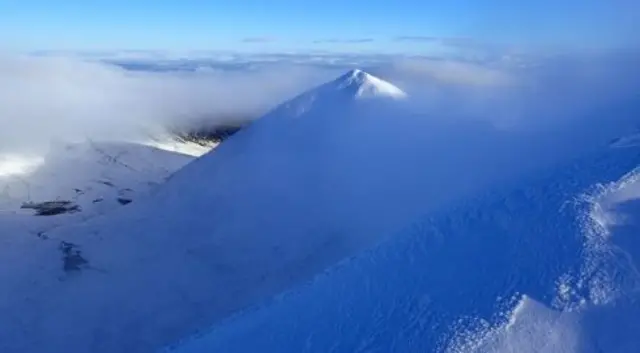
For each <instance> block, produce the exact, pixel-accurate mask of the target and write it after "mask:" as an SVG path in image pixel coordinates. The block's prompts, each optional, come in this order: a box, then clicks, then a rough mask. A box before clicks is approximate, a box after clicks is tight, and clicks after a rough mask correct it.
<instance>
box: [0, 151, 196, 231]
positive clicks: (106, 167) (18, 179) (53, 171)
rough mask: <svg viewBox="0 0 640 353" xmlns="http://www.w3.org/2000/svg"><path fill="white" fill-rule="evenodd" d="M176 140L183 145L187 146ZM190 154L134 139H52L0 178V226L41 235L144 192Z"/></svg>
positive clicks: (106, 209) (174, 169)
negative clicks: (25, 162) (24, 165)
mask: <svg viewBox="0 0 640 353" xmlns="http://www.w3.org/2000/svg"><path fill="white" fill-rule="evenodd" d="M179 145H181V146H184V147H183V148H181V149H183V150H184V149H188V148H189V146H190V144H187V143H180V144H179ZM198 147H199V146H198ZM16 158H17V157H16ZM193 159H194V157H193V156H191V155H186V154H183V153H175V152H172V151H167V150H163V149H159V148H155V147H150V146H146V145H143V144H137V143H126V142H94V141H87V142H82V143H58V144H53V145H52V146H51V148H50V150H49V152H48V153H47V154H46V155H45V156H44V158H40V159H35V158H33V160H34V161H35V162H34V163H31V166H30V167H29V168H27V170H23V171H20V170H14V171H11V170H7V174H8V175H5V176H3V177H0V190H1V192H0V212H1V213H0V219H1V220H2V221H1V222H0V229H2V230H4V232H8V231H9V229H10V231H12V232H17V231H20V232H24V233H25V234H24V236H29V235H38V236H45V235H46V233H47V232H48V231H49V230H51V229H54V228H57V227H60V226H64V225H69V224H73V223H77V222H82V221H85V220H87V219H90V218H93V217H95V216H98V215H101V214H104V213H107V212H110V211H113V210H115V209H118V208H120V207H121V206H123V205H126V204H129V203H130V202H132V201H134V200H137V199H138V198H140V197H144V196H145V195H147V194H148V193H149V192H150V191H151V190H153V189H154V188H155V187H156V186H158V185H160V184H162V183H163V182H164V181H165V179H166V178H168V177H169V175H171V173H173V172H175V171H176V170H178V169H180V168H182V167H183V166H185V165H186V164H187V163H189V162H190V161H192V160H193ZM16 160H20V159H16ZM2 167H7V165H6V164H4V165H2ZM9 167H10V165H9ZM0 168H1V167H0ZM29 169H30V170H29ZM34 214H35V215H38V214H49V215H51V216H52V217H33V215H34ZM53 216H55V217H53ZM7 227H8V228H9V229H7Z"/></svg>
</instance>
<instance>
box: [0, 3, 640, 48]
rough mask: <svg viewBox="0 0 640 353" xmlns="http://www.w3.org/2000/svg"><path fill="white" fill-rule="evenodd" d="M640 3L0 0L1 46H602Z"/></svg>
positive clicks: (628, 40)
mask: <svg viewBox="0 0 640 353" xmlns="http://www.w3.org/2000/svg"><path fill="white" fill-rule="evenodd" d="M639 4H640V2H637V1H635V0H606V1H605V0H519V1H515V0H484V1H483V0H439V1H430V0H393V1H390V0H306V1H302V0H226V1H221V0H209V1H205V0H172V1H168V0H156V1H152V0H148V1H140V0H0V43H4V45H6V46H8V48H9V49H18V50H40V49H65V50H93V49H99V50H111V49H165V50H241V51H291V50H302V51H304V50H335V51H380V52H385V51H390V52H393V51H398V52H403V51H417V52H422V51H426V52H428V51H430V50H438V49H439V48H440V49H442V47H455V48H460V47H464V46H471V45H478V43H483V44H484V43H497V44H510V45H512V44H515V45H519V46H524V47H531V46H551V47H566V46H571V47H579V48H600V47H605V48H606V47H619V46H624V45H629V44H637V43H638V42H637V40H636V42H635V43H633V42H632V41H633V40H634V37H633V36H635V37H638V35H637V34H635V33H634V29H635V27H634V26H635V23H634V22H635V15H637V14H638V13H640V5H639ZM634 14H635V15H634ZM438 38H439V39H438ZM0 46H1V44H0ZM0 49H4V48H1V47H0Z"/></svg>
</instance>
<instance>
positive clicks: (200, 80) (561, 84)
mask: <svg viewBox="0 0 640 353" xmlns="http://www.w3.org/2000/svg"><path fill="white" fill-rule="evenodd" d="M638 57H640V56H639V55H638V54H637V53H635V52H632V53H615V54H610V55H563V56H560V55H555V56H535V57H534V56H513V55H511V56H510V55H502V56H500V57H498V58H497V59H492V60H480V61H479V60H475V59H472V58H466V59H464V58H463V59H460V58H457V59H452V58H433V57H402V56H384V55H355V54H350V55H339V54H330V55H329V54H318V55H312V54H304V55H302V54H299V55H298V54H282V55H266V54H265V55H253V56H244V57H243V56H239V55H231V54H229V55H218V56H214V55H213V54H211V55H210V56H209V58H208V59H207V58H206V57H198V58H194V59H170V60H169V59H166V60H165V59H162V60H160V59H145V60H141V59H136V60H138V61H135V60H134V61H123V63H124V62H126V65H125V64H122V63H121V64H119V65H115V64H109V63H105V62H103V61H100V59H96V58H95V57H93V58H89V59H87V58H79V57H78V56H48V55H41V56H9V55H4V56H0V77H2V78H3V79H2V80H1V81H0V126H1V127H2V128H1V129H0V153H17V152H25V151H27V152H32V151H36V152H37V151H39V150H43V149H46V148H47V147H48V146H49V144H50V142H51V141H55V140H78V139H86V138H91V139H102V138H104V139H110V138H117V139H125V138H136V134H139V133H140V131H146V129H148V128H150V127H151V128H154V127H158V126H176V125H178V126H180V125H189V124H192V123H199V122H201V121H202V120H203V119H206V120H208V121H210V122H212V123H218V122H219V123H227V122H232V121H235V120H244V119H248V118H255V117H258V116H260V115H261V114H262V113H264V112H265V111H267V110H268V109H270V108H271V107H273V106H275V105H277V104H279V103H281V102H282V101H284V100H286V99H289V98H291V97H293V96H295V95H297V94H299V93H300V92H302V91H303V90H305V89H308V88H310V87H313V86H315V85H317V84H320V83H322V82H325V81H328V80H331V79H333V78H334V77H337V76H338V75H339V74H341V73H342V72H343V71H345V70H347V69H350V68H354V67H360V68H364V69H365V70H368V71H371V72H372V73H373V74H376V75H379V76H381V77H382V78H384V79H387V80H389V81H391V82H393V83H394V84H397V85H398V86H400V87H401V88H402V89H403V90H405V91H406V92H408V93H409V94H410V96H411V97H413V99H412V101H413V103H414V105H415V107H416V108H415V109H417V110H419V112H420V113H425V114H428V115H430V116H432V117H434V118H435V117H440V118H445V119H447V118H451V117H452V116H455V117H460V118H469V117H472V118H477V119H484V120H489V121H494V122H497V123H498V124H501V125H505V124H506V125H510V124H511V125H513V124H519V125H522V126H528V125H531V124H534V123H535V124H541V123H545V124H548V123H553V122H557V121H562V120H563V119H565V120H566V119H568V118H569V117H571V118H577V117H580V116H586V115H588V114H595V113H594V112H596V111H598V109H606V107H607V106H608V105H612V104H615V102H619V101H624V100H627V101H633V99H636V100H637V99H638V97H639V93H640V89H639V88H640V80H639V79H637V77H640V70H639V69H638V68H639V67H640V64H638V62H640V61H638V60H637V58H638ZM136 58H140V56H139V55H136ZM123 67H126V68H127V69H125V68H123ZM527 124H528V125H527Z"/></svg>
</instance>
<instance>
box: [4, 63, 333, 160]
mask: <svg viewBox="0 0 640 353" xmlns="http://www.w3.org/2000/svg"><path fill="white" fill-rule="evenodd" d="M328 71H329V70H324V69H319V68H310V67H304V66H292V65H278V64H272V65H269V66H266V67H264V68H257V69H255V68H254V69H252V70H240V71H239V70H235V71H225V70H216V69H211V70H205V71H202V70H200V71H196V72H140V71H136V72H133V71H127V70H124V69H122V68H120V67H117V66H115V65H109V64H104V63H100V62H90V61H84V60H81V59H78V58H75V59H74V58H70V57H47V56H44V57H31V56H19V57H17V56H0V77H2V80H0V126H2V129H0V152H15V151H17V152H20V151H24V150H33V149H38V148H45V147H46V146H48V144H49V142H50V141H51V140H57V139H82V138H85V137H91V138H111V137H118V138H122V137H127V135H131V134H135V133H137V132H138V128H140V127H146V126H149V125H159V124H177V123H184V122H188V121H189V120H190V119H201V118H202V117H204V116H206V117H213V118H218V119H228V118H246V117H253V116H255V115H256V114H259V113H261V112H263V111H265V110H266V109H268V108H270V107H271V106H272V105H274V104H277V103H279V102H280V101H282V100H283V99H286V98H288V97H290V96H292V95H295V94H297V93H298V92H299V91H300V90H302V89H306V88H308V87H310V86H311V85H314V84H316V83H318V82H321V81H323V80H325V79H328V78H330V77H331V76H332V75H333V72H331V73H329V72H328Z"/></svg>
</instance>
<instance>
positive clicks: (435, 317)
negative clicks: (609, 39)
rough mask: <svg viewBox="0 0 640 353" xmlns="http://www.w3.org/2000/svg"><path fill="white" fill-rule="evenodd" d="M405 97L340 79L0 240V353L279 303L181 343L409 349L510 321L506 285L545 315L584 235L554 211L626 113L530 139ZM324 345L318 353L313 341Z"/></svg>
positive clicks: (112, 347)
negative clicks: (104, 198) (158, 170)
mask: <svg viewBox="0 0 640 353" xmlns="http://www.w3.org/2000/svg"><path fill="white" fill-rule="evenodd" d="M410 104H411V102H410V96H409V95H407V94H404V93H403V92H402V91H401V90H400V89H398V88H396V87H394V86H393V85H392V84H390V83H388V82H385V81H383V80H381V79H379V78H375V77H373V76H371V75H369V74H366V73H364V72H362V71H358V70H355V71H352V72H349V73H347V74H346V75H343V76H341V77H339V78H337V79H336V80H334V81H331V82H328V83H327V84H325V85H322V86H320V87H318V88H316V89H312V90H310V91H309V92H305V93H303V94H302V95H300V96H298V97H296V98H294V99H293V100H291V101H289V102H286V103H284V104H282V105H281V106H279V107H277V108H275V109H274V110H273V111H272V112H270V113H268V114H266V115H265V116H264V117H262V118H261V119H259V120H258V121H256V122H254V123H252V124H251V125H249V126H248V127H246V128H244V129H242V130H241V131H239V132H237V133H235V134H234V135H233V136H231V137H230V138H229V139H228V140H226V141H225V142H224V143H223V144H221V145H220V146H219V147H217V148H216V149H215V150H213V151H212V152H210V153H208V154H206V155H204V156H203V157H201V158H200V159H198V160H196V161H194V162H193V163H189V164H187V165H186V166H185V167H184V168H182V169H181V170H180V171H178V172H177V173H175V174H173V175H171V177H169V179H168V180H167V181H166V182H165V183H164V184H163V185H161V186H159V187H158V188H156V189H155V190H154V191H153V192H152V193H151V195H149V196H148V197H146V198H142V199H139V200H136V202H133V203H131V204H130V205H127V206H126V208H121V209H120V210H119V211H116V212H111V213H109V214H106V215H104V216H103V217H99V218H94V219H92V220H90V221H88V222H85V223H82V224H76V225H73V226H68V227H63V228H58V229H56V230H54V231H52V232H49V233H48V236H47V238H46V239H35V238H33V239H32V238H29V239H20V240H19V241H17V240H16V241H10V242H7V244H8V245H7V246H5V249H6V253H3V255H2V256H3V257H5V258H7V261H11V263H12V266H11V269H4V270H1V271H0V283H3V287H2V288H0V312H2V313H3V318H2V319H0V351H2V352H68V351H79V352H81V351H82V352H84V351H91V352H118V351H126V352H149V351H153V350H155V349H158V348H159V347H161V346H163V345H166V344H170V343H173V342H175V341H178V340H180V339H182V338H184V337H186V336H189V335H191V334H193V333H194V332H196V331H198V330H201V329H202V328H203V327H210V326H212V325H213V326H216V325H219V324H221V323H224V322H225V321H224V319H225V318H227V317H229V316H230V315H232V314H234V313H236V312H238V311H241V310H243V309H246V308H248V307H251V306H255V305H259V304H260V303H263V302H264V301H268V300H269V298H271V297H273V296H274V295H276V294H278V293H281V292H283V291H291V292H289V293H290V294H287V295H285V296H284V297H282V299H279V300H278V301H277V302H276V304H274V305H273V306H269V307H267V308H265V309H263V310H258V311H256V312H255V313H254V314H252V313H251V312H249V313H247V314H245V315H241V316H240V317H239V318H238V319H235V320H232V322H231V323H229V324H225V325H224V326H223V327H221V328H220V329H217V330H215V331H214V333H213V334H212V335H211V336H206V337H205V338H206V339H205V340H204V341H200V340H197V341H194V342H193V343H189V344H187V346H185V348H184V349H199V348H202V347H203V346H199V344H200V343H201V342H205V343H207V344H212V347H216V348H218V349H219V351H230V352H231V351H234V349H237V351H254V350H255V348H256V347H253V346H251V345H250V343H251V342H242V344H239V343H238V344H236V342H237V341H236V340H238V341H241V340H244V341H250V340H249V339H247V336H245V334H247V333H251V334H253V333H255V334H256V336H255V338H256V340H255V342H261V343H263V344H264V346H263V347H262V348H260V347H258V348H260V351H264V349H263V348H266V349H267V348H269V347H272V348H273V349H272V350H269V349H267V350H269V351H279V350H280V349H282V350H284V351H286V350H285V349H287V348H286V347H285V345H286V344H288V343H291V347H292V348H291V349H293V350H294V351H305V350H306V351H332V349H333V351H336V352H342V351H358V349H360V351H371V350H375V349H378V350H380V351H420V349H423V348H425V349H427V351H428V350H429V349H435V348H436V347H437V348H442V347H444V346H441V345H436V341H437V340H439V339H441V338H442V339H446V338H448V337H454V336H455V337H458V336H456V335H453V334H449V333H450V332H453V331H452V330H454V331H455V329H456V328H459V326H461V327H462V328H464V329H471V328H472V326H470V325H469V324H468V323H467V322H466V321H464V320H465V319H466V318H470V319H471V320H472V321H473V319H474V318H478V319H487V318H491V317H492V313H495V312H498V311H500V310H498V309H501V310H502V309H504V310H506V311H507V312H510V311H509V310H510V309H512V307H513V303H514V302H517V301H518V300H519V297H517V294H518V293H521V294H524V295H529V296H531V297H532V298H534V300H536V302H540V303H543V304H547V303H548V302H549V301H550V300H549V298H551V297H553V296H557V297H558V298H564V297H561V296H558V295H556V293H557V292H558V290H557V288H555V287H553V286H550V285H549V283H556V281H559V282H558V283H560V282H561V283H567V285H568V286H569V287H568V288H569V290H567V291H564V290H561V291H560V292H566V293H569V294H571V293H573V292H571V290H570V289H571V288H573V287H571V285H573V282H572V281H571V280H567V281H562V280H563V279H564V278H578V279H579V278H582V277H580V276H579V275H576V276H573V274H574V272H573V270H574V269H575V268H574V267H573V265H575V266H578V267H577V268H578V270H579V267H580V265H581V264H584V263H585V262H584V261H583V258H582V257H580V256H579V254H577V253H578V252H579V251H577V250H578V249H582V244H584V242H581V241H577V240H576V239H574V238H572V237H573V236H574V235H575V236H576V237H578V238H579V237H580V235H579V234H581V233H580V231H581V230H582V228H580V227H578V226H577V225H576V224H577V223H576V222H574V220H575V219H576V218H575V216H576V215H578V214H582V213H575V214H574V213H571V212H568V211H567V212H566V213H559V212H557V210H558V207H560V206H561V205H563V204H564V202H565V201H571V200H572V198H573V197H576V196H578V195H581V194H584V193H585V192H587V191H588V190H587V189H588V187H590V186H592V185H593V184H594V183H599V182H610V181H615V180H617V179H619V178H620V177H621V176H622V175H623V174H624V173H626V172H628V171H629V170H631V169H632V168H633V167H634V166H635V165H636V164H637V162H638V161H637V160H636V157H634V153H633V152H634V151H633V150H632V149H609V148H608V142H609V141H611V139H612V138H613V137H619V136H621V130H624V129H625V127H626V125H628V121H627V120H632V119H633V118H635V115H633V113H634V111H631V110H629V112H628V113H629V114H625V113H624V112H622V111H619V114H618V115H617V116H616V117H615V118H613V119H612V120H610V121H602V120H600V121H599V122H597V121H596V122H592V124H589V125H588V126H587V125H584V124H580V125H577V124H569V123H567V124H565V125H560V126H557V127H555V130H554V131H553V133H549V132H548V131H541V130H536V131H520V130H518V131H505V130H504V129H496V128H495V127H494V126H493V125H491V123H489V122H483V121H479V120H477V119H473V120H468V121H466V120H461V119H455V120H451V119H446V116H432V115H429V114H415V113H414V112H413V110H412V109H407V108H408V106H409V105H410ZM614 119H615V120H614ZM568 136H571V139H567V137H568ZM541 141H544V143H541ZM603 146H604V147H603ZM603 148H604V150H603ZM603 151H604V152H603ZM614 151H617V152H614ZM591 158H593V164H589V163H587V162H584V161H590V160H591ZM576 166H577V167H576ZM612 166H613V167H612ZM607 167H609V168H608V169H607ZM582 170H588V171H589V172H587V173H584V174H583V173H581V171H582ZM540 173H543V174H540ZM574 174H577V175H574ZM514 190H516V191H514ZM411 225H415V226H413V228H412V226H411ZM407 227H409V231H407ZM554 227H557V228H558V229H560V230H561V231H560V232H551V230H552V229H554ZM530 237H538V238H535V239H531V238H530ZM12 240H13V239H12ZM555 243H562V246H558V247H550V246H549V245H550V244H555ZM543 245H544V246H543ZM354 256H355V257H354ZM556 256H558V257H559V258H560V259H562V261H560V262H557V261H556V262H554V261H553V259H554V258H556ZM349 258H352V260H350V261H347V262H342V264H341V265H338V266H337V267H334V266H336V264H338V263H341V261H345V259H349ZM536 264H541V266H543V267H536ZM545 266H546V267H545ZM538 269H541V270H543V272H542V273H541V275H540V278H537V279H536V278H534V276H533V273H534V272H535V271H537V270H538ZM546 270H548V271H547V272H544V271H546ZM325 271H328V272H326V274H325V275H321V276H320V277H317V276H318V274H320V273H323V272H325ZM492 271H493V272H492ZM576 273H578V274H581V273H582V272H576ZM536 274H537V273H536ZM565 274H567V276H568V277H567V276H564V275H565ZM456 276H458V277H456ZM316 277H317V278H316ZM518 277H522V280H519V279H518ZM313 278H316V279H315V280H314V283H313V284H312V285H310V286H306V287H303V288H302V289H299V290H296V289H295V288H296V287H297V286H298V285H300V284H302V283H305V282H308V281H310V280H312V279H313ZM514 278H515V279H514ZM457 279H460V280H457ZM485 281H488V283H484V282H485ZM561 287H562V288H565V287H564V286H561ZM438 288H440V289H441V290H438ZM476 292H480V294H477V293H476ZM25 293H26V294H25ZM421 294H424V295H421ZM342 296H343V297H342ZM497 296H500V297H501V298H502V299H499V298H497ZM321 297H322V298H321ZM507 297H509V298H511V297H513V298H515V299H513V300H508V298H507ZM296 298H300V299H296ZM367 298H370V299H367ZM402 298H405V299H402ZM448 298H449V299H448ZM554 298H555V297H554ZM568 298H569V299H570V300H567V303H573V301H572V300H573V297H572V296H569V297H568ZM321 299H322V300H321ZM310 301H311V302H310ZM398 303H400V305H399V304H398ZM531 303H533V302H531V301H529V302H526V303H525V304H526V305H529V306H530V305H534V306H535V305H537V304H531ZM563 303H564V302H563ZM343 304H344V305H343ZM347 304H348V305H353V307H354V310H353V311H350V310H348V308H347ZM525 304H522V305H525ZM562 305H565V306H564V307H563V308H569V307H571V306H570V305H569V304H562ZM305 306H308V310H307V311H304V310H303V309H305ZM301 310H303V312H301ZM69 313H77V314H74V315H70V314H69ZM323 313H325V314H326V316H323ZM254 315H255V316H254ZM370 315H374V316H370ZM550 315H551V316H553V315H555V313H554V312H551V313H550ZM280 318H282V319H283V320H285V319H286V320H290V321H289V322H288V323H283V322H280V324H282V330H280V329H277V328H273V327H272V326H270V325H272V324H273V321H271V320H278V321H280ZM314 319H321V320H322V321H321V322H318V323H316V324H317V325H318V326H317V327H316V328H314V330H316V329H317V332H318V336H317V337H318V341H316V340H315V339H314V336H313V335H310V333H309V330H311V327H312V326H311V322H312V321H313V320H314ZM325 319H326V320H325ZM332 320H333V321H332ZM460 320H462V321H460ZM488 321H489V322H490V323H492V321H491V320H488ZM476 322H477V321H473V322H472V323H476ZM261 323H262V324H264V326H260V327H263V329H259V325H260V324H261ZM334 323H335V325H334ZM434 325H435V326H434ZM456 325H458V326H456ZM295 326H297V327H298V328H295ZM351 327H353V332H345V331H349V330H350V328H351ZM285 328H290V329H291V330H285ZM257 331H259V332H257ZM458 331H459V330H458ZM456 332H457V331H456ZM427 333H428V334H427ZM289 335H291V340H286V339H285V338H284V337H285V336H287V337H288V336H289ZM330 335H334V336H333V339H332V341H331V342H333V343H335V344H336V345H335V346H334V347H333V348H332V347H329V346H327V344H329V341H321V340H320V339H321V338H327V337H330ZM425 335H426V336H428V337H426V338H425ZM336 337H340V340H336ZM343 337H344V339H343ZM376 337H378V338H376ZM252 339H253V337H252ZM303 342H308V343H309V344H310V346H305V345H304V343H303ZM194 347H195V348H194ZM243 348H244V349H245V350H243ZM443 349H444V348H443ZM196 351H198V350H196ZM206 351H210V349H209V347H207V348H206Z"/></svg>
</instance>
